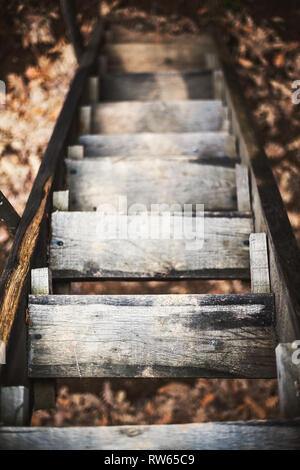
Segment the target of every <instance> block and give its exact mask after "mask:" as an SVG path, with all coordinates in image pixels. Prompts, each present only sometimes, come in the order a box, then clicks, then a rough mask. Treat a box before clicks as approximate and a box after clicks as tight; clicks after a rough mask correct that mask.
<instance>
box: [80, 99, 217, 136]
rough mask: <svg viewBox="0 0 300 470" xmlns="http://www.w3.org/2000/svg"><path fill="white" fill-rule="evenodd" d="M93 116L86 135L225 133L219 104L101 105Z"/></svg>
mask: <svg viewBox="0 0 300 470" xmlns="http://www.w3.org/2000/svg"><path fill="white" fill-rule="evenodd" d="M86 113H87V111H86ZM91 114H92V116H91V131H89V130H88V125H85V126H84V127H83V129H82V132H81V133H82V134H89V133H91V134H131V133H139V132H160V133H163V132H201V131H202V132H209V131H211V132H214V131H220V130H221V129H222V126H223V121H224V110H223V107H222V103H221V102H220V101H217V100H185V101H119V102H110V103H100V104H97V105H94V106H92V111H91ZM84 119H85V120H86V122H88V118H84Z"/></svg>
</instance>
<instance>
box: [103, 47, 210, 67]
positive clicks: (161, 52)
mask: <svg viewBox="0 0 300 470" xmlns="http://www.w3.org/2000/svg"><path fill="white" fill-rule="evenodd" d="M209 47H210V48H211V50H213V45H212V44H211V41H209V40H205V46H202V47H201V44H200V43H199V42H198V43H197V44H185V43H180V42H177V43H170V44H164V43H161V44H142V43H130V44H108V45H107V46H106V47H105V53H106V54H107V56H108V70H109V72H135V73H136V72H153V71H173V70H175V71H176V70H185V71H198V70H199V69H201V68H206V65H207V62H206V53H207V52H209V49H208V48H209Z"/></svg>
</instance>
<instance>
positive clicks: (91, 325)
mask: <svg viewBox="0 0 300 470" xmlns="http://www.w3.org/2000/svg"><path fill="white" fill-rule="evenodd" d="M273 314H274V299H273V295H272V294H234V295H220V294H219V295H199V294H198V295H176V294H175V295H89V296H84V295H81V296H74V295H72V296H64V295H62V296H59V295H57V296H54V295H37V296H30V298H29V315H30V320H31V326H30V327H29V342H30V351H29V375H30V376H31V377H40V378H47V377H227V378H231V377H245V378H271V377H276V367H275V340H274V329H273Z"/></svg>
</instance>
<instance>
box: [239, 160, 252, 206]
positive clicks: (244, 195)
mask: <svg viewBox="0 0 300 470" xmlns="http://www.w3.org/2000/svg"><path fill="white" fill-rule="evenodd" d="M235 174H236V191H237V205H238V210H239V211H240V212H248V211H251V203H250V187H249V172H248V167H247V166H246V165H240V164H237V165H236V166H235Z"/></svg>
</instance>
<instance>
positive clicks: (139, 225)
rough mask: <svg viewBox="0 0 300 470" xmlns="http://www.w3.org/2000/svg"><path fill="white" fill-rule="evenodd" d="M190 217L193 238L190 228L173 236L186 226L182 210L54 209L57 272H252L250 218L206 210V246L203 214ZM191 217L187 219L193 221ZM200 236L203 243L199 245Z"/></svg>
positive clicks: (77, 275)
mask: <svg viewBox="0 0 300 470" xmlns="http://www.w3.org/2000/svg"><path fill="white" fill-rule="evenodd" d="M187 219H189V220H190V223H192V224H193V227H192V229H193V230H192V231H191V232H190V234H189V236H190V239H189V240H188V239H187V235H188V233H187V231H186V232H185V235H183V239H176V238H174V237H177V235H176V234H177V233H179V230H180V227H182V226H183V225H182V217H180V216H177V215H174V216H171V217H170V219H166V217H165V216H163V215H158V216H155V215H150V216H149V217H148V219H147V220H146V221H145V216H144V217H141V216H140V215H129V216H126V215H123V216H122V215H106V214H101V213H97V212H64V213H59V212H55V213H53V214H52V240H51V243H50V267H51V269H52V273H53V278H65V279H82V278H87V279H103V278H116V279H118V278H129V279H131V278H137V277H139V278H144V279H151V278H218V279H224V278H234V279H237V278H242V279H243V278H246V279H248V278H249V246H248V245H249V242H248V240H249V235H250V233H251V232H252V220H251V218H245V217H238V216H233V217H222V216H221V217H213V216H212V217H209V216H207V215H206V216H205V217H204V239H203V246H202V244H201V237H202V232H201V228H202V227H203V225H201V223H202V222H203V218H201V217H200V218H199V220H198V224H199V225H198V226H197V227H196V226H195V223H196V222H195V220H196V218H189V217H188V218H187ZM187 219H184V223H186V224H189V221H188V220H187ZM146 224H148V225H146ZM124 227H125V228H124ZM148 227H150V229H151V231H150V236H149V232H147V233H146V232H145V230H148V229H147V228H148ZM169 227H170V230H169ZM196 228H197V234H196ZM187 230H189V225H187ZM192 232H193V233H192ZM179 235H180V234H179ZM126 237H127V238H126ZM151 237H152V239H151ZM177 238H179V237H177ZM196 239H197V240H200V245H199V244H198V245H195V242H196Z"/></svg>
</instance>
